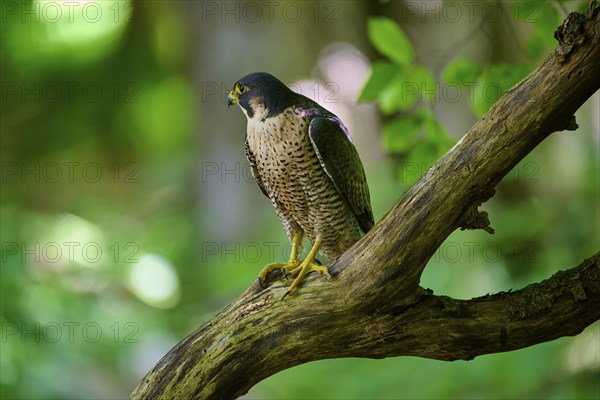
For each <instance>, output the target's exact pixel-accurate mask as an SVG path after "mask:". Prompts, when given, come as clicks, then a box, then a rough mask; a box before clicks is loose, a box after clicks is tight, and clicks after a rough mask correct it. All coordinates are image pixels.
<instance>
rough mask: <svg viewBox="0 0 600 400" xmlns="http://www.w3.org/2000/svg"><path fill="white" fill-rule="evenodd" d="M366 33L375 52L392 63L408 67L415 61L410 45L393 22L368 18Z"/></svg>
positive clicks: (381, 18) (385, 19) (380, 18)
mask: <svg viewBox="0 0 600 400" xmlns="http://www.w3.org/2000/svg"><path fill="white" fill-rule="evenodd" d="M367 33H368V35H369V40H370V41H371V43H372V44H373V46H374V47H375V48H376V49H377V51H379V52H380V53H381V54H383V55H384V56H387V57H388V58H389V59H390V60H392V61H393V62H395V63H397V64H400V65H408V64H410V63H411V62H413V60H414V59H415V51H414V50H413V46H412V44H411V43H410V41H409V40H408V37H407V36H406V35H405V34H404V32H403V31H402V29H400V27H399V26H398V24H396V22H395V21H393V20H391V19H389V18H385V17H373V18H370V19H369V22H368V24H367Z"/></svg>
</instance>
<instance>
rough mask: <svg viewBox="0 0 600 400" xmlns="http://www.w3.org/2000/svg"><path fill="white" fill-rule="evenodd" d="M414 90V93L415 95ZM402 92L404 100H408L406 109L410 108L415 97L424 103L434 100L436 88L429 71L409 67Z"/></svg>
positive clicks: (422, 68) (416, 66)
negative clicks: (418, 97)
mask: <svg viewBox="0 0 600 400" xmlns="http://www.w3.org/2000/svg"><path fill="white" fill-rule="evenodd" d="M415 90H416V93H415ZM404 92H405V94H406V96H405V97H406V98H407V99H409V101H408V102H407V105H406V108H404V109H407V108H409V107H411V106H412V105H413V104H414V103H415V101H416V100H417V95H419V96H420V98H421V99H422V100H423V101H425V102H429V101H431V99H432V98H433V99H435V98H436V94H437V87H436V84H435V81H434V80H433V77H432V76H431V74H430V73H429V70H428V69H427V68H425V67H423V66H420V65H415V66H411V67H410V68H409V69H408V71H407V73H406V77H405V78H404Z"/></svg>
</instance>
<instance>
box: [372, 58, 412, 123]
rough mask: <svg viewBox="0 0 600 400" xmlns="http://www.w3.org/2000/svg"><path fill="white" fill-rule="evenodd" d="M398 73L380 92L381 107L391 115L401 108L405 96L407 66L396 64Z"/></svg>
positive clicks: (385, 112)
mask: <svg viewBox="0 0 600 400" xmlns="http://www.w3.org/2000/svg"><path fill="white" fill-rule="evenodd" d="M396 68H397V70H396V74H395V75H394V77H393V78H392V79H391V80H390V81H389V82H388V83H387V85H386V87H385V88H384V89H383V90H382V91H381V93H380V94H379V98H378V101H379V107H380V108H381V111H382V112H383V113H384V114H386V115H389V114H391V113H393V112H394V111H397V110H399V109H400V107H401V104H402V102H403V96H404V76H405V75H406V67H404V66H401V65H396Z"/></svg>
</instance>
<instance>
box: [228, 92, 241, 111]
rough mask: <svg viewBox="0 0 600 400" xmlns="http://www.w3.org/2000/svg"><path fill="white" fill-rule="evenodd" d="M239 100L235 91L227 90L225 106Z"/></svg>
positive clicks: (229, 105)
mask: <svg viewBox="0 0 600 400" xmlns="http://www.w3.org/2000/svg"><path fill="white" fill-rule="evenodd" d="M238 102H239V99H238V96H237V93H235V91H233V90H232V91H231V92H229V95H228V96H227V107H231V106H232V105H235V104H237V103H238Z"/></svg>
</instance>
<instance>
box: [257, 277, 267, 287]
mask: <svg viewBox="0 0 600 400" xmlns="http://www.w3.org/2000/svg"><path fill="white" fill-rule="evenodd" d="M258 284H259V285H260V287H261V288H263V289H266V288H267V287H266V286H265V285H263V280H262V278H261V277H260V276H259V277H258Z"/></svg>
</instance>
